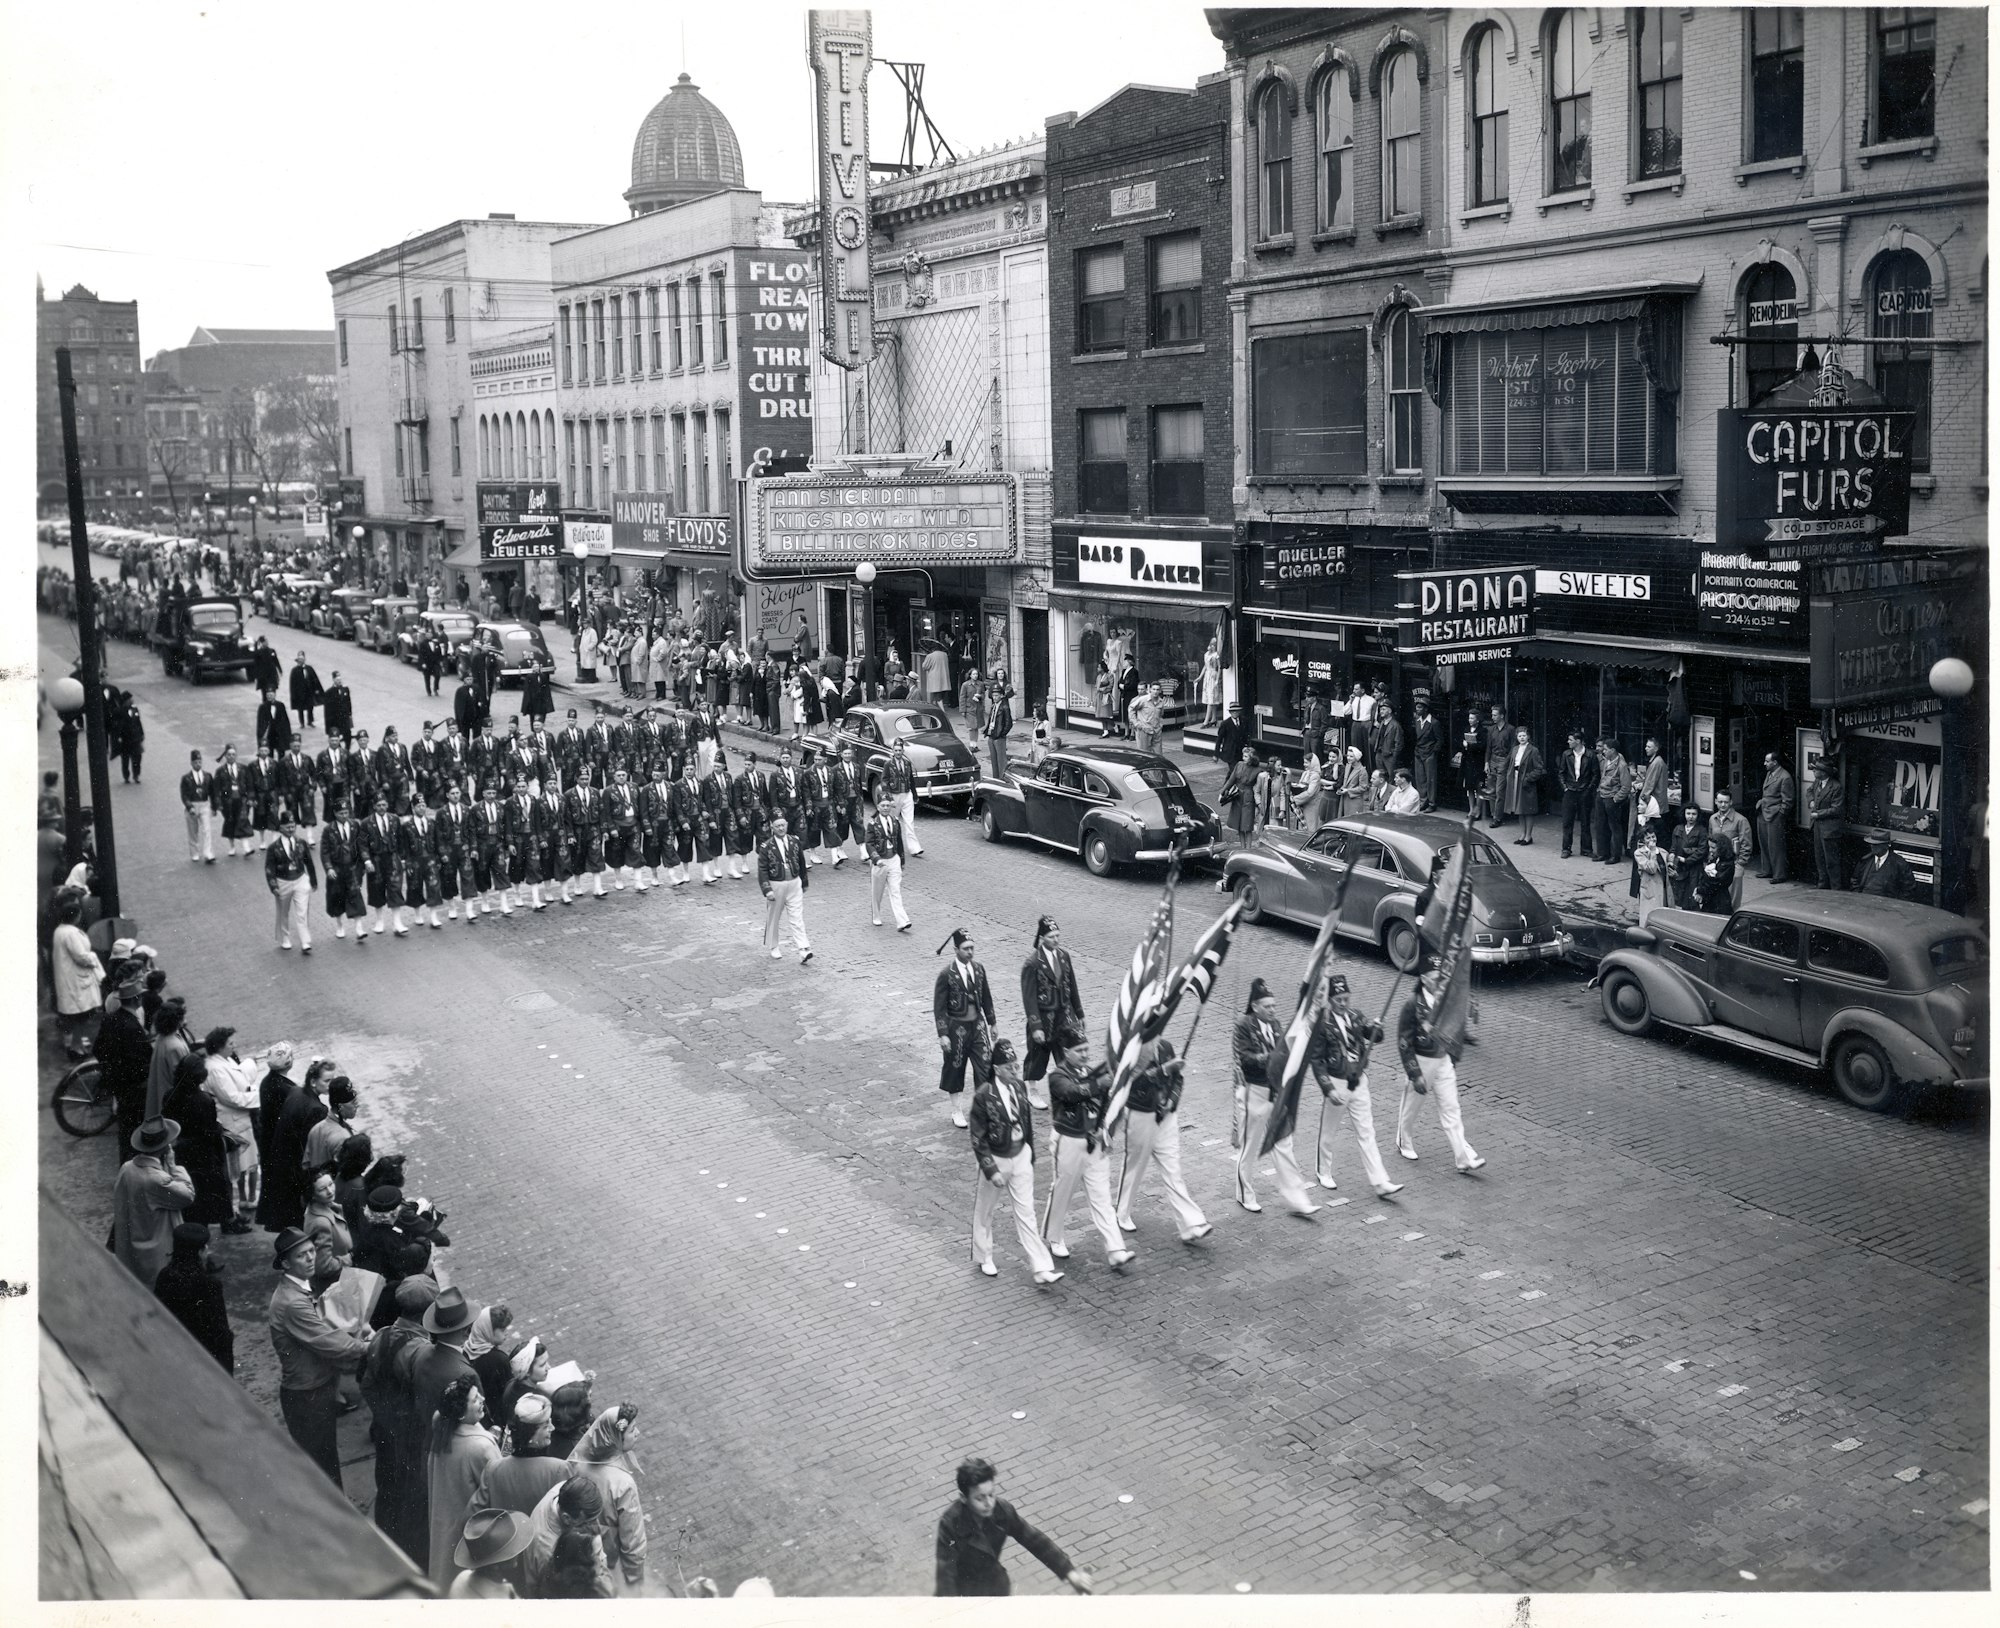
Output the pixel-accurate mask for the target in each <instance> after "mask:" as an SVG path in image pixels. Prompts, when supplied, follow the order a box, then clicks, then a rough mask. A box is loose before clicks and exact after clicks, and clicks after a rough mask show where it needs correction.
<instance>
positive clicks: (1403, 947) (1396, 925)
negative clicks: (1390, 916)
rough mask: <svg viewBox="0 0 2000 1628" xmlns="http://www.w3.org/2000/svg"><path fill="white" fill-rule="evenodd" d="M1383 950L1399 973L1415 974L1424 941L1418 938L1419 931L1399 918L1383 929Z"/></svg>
mask: <svg viewBox="0 0 2000 1628" xmlns="http://www.w3.org/2000/svg"><path fill="white" fill-rule="evenodd" d="M1382 950H1383V953H1384V954H1386V955H1387V956H1388V957H1389V964H1390V965H1391V966H1392V967H1394V968H1395V969H1396V970H1397V971H1398V972H1415V971H1416V970H1417V961H1418V959H1419V958H1420V957H1421V956H1422V955H1423V952H1424V941H1423V940H1422V939H1421V938H1419V937H1418V936H1417V929H1416V928H1415V927H1414V926H1413V925H1412V924H1411V923H1409V922H1407V921H1404V920H1403V919H1402V918H1401V917H1400V916H1399V917H1397V918H1395V919H1394V920H1392V921H1391V922H1390V923H1389V925H1388V926H1387V927H1385V928H1383V929H1382Z"/></svg>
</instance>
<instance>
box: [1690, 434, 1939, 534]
mask: <svg viewBox="0 0 2000 1628" xmlns="http://www.w3.org/2000/svg"><path fill="white" fill-rule="evenodd" d="M1914 422H1915V419H1914V415H1912V414H1910V413H1906V412H1891V411H1889V410H1887V409H1884V408H1870V407H1831V408H1828V407H1801V408H1790V409H1783V410H1780V411H1776V412H1755V411H1746V410H1744V409H1740V408H1725V409H1724V410H1723V411H1721V412H1719V413H1717V414H1716V504H1715V510H1716V512H1715V542H1716V546H1717V547H1718V548H1719V549H1722V550H1723V551H1725V552H1733V551H1735V550H1737V549H1741V548H1751V549H1755V550H1757V551H1758V553H1760V554H1762V555H1765V556H1767V557H1770V558H1777V559H1784V558H1790V559H1802V558H1811V557H1814V556H1816V555H1827V554H1832V553H1835V552H1839V551H1843V550H1852V549H1854V548H1856V547H1867V546H1870V545H1872V543H1873V542H1874V541H1875V540H1876V539H1878V538H1881V537H1885V536H1888V537H1894V536H1900V535H1901V534H1903V533H1904V532H1907V531H1908V530H1909V529H1910V460H1909V444H1910V431H1911V427H1912V425H1913V424H1914Z"/></svg>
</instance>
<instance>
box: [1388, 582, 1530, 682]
mask: <svg viewBox="0 0 2000 1628" xmlns="http://www.w3.org/2000/svg"><path fill="white" fill-rule="evenodd" d="M1396 580H1397V582H1398V583H1400V584H1401V585H1402V591H1403V597H1402V598H1401V599H1400V600H1398V601H1397V605H1396V608H1397V610H1398V611H1400V612H1401V613H1402V614H1401V615H1400V616H1399V617H1398V618H1397V623H1396V632H1397V639H1396V648H1397V649H1399V650H1407V651H1416V652H1425V653H1435V654H1436V655H1437V656H1438V660H1439V664H1440V665H1450V664H1451V663H1453V662H1463V661H1479V660H1485V659H1488V658H1493V657H1504V656H1506V655H1508V654H1509V653H1510V652H1511V651H1512V650H1513V648H1514V646H1516V645H1517V644H1519V643H1520V642H1521V641H1522V640H1524V639H1527V638H1531V637H1533V635H1534V631H1535V568H1534V567H1533V566H1530V565H1521V566H1488V567H1486V568H1484V569H1482V570H1477V571H1398V572H1397V573H1396Z"/></svg>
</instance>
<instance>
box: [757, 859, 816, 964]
mask: <svg viewBox="0 0 2000 1628" xmlns="http://www.w3.org/2000/svg"><path fill="white" fill-rule="evenodd" d="M786 928H789V929H790V931H791V935H792V943H793V944H794V945H796V946H797V947H798V950H799V953H800V954H801V955H803V954H804V953H805V952H806V951H807V950H809V949H811V948H812V945H811V944H809V943H808V942H807V941H806V903H805V884H804V883H803V882H801V881H800V880H799V879H798V878H797V877H796V876H794V877H793V878H792V879H791V880H790V881H788V882H773V883H772V884H771V893H770V900H769V902H768V903H767V904H766V905H765V907H764V948H765V949H767V950H775V949H776V948H777V947H778V938H779V934H780V932H781V931H782V930H783V929H786Z"/></svg>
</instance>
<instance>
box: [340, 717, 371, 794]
mask: <svg viewBox="0 0 2000 1628" xmlns="http://www.w3.org/2000/svg"><path fill="white" fill-rule="evenodd" d="M343 769H344V773H345V774H346V777H347V790H348V795H350V796H351V797H352V798H353V799H354V807H355V811H356V812H357V813H361V812H365V811H366V810H368V809H371V808H373V807H374V806H375V754H374V752H373V751H372V750H370V748H369V745H368V731H367V730H365V729H357V730H356V731H355V732H354V733H353V735H352V736H350V737H349V738H348V742H347V760H346V763H345V764H344V766H343Z"/></svg>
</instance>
